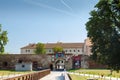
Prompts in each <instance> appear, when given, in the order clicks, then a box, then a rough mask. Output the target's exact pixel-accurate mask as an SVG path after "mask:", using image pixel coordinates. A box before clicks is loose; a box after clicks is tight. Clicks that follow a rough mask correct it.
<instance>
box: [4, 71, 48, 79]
mask: <svg viewBox="0 0 120 80" xmlns="http://www.w3.org/2000/svg"><path fill="white" fill-rule="evenodd" d="M48 74H50V69H47V70H41V71H38V72H34V73H29V74H25V75H20V76H16V77H11V78H7V79H3V80H39V79H41V78H42V77H44V76H46V75H48Z"/></svg>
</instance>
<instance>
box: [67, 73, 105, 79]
mask: <svg viewBox="0 0 120 80" xmlns="http://www.w3.org/2000/svg"><path fill="white" fill-rule="evenodd" d="M69 75H70V77H71V79H72V80H87V79H89V78H90V77H86V76H80V75H74V74H69ZM96 80H104V79H102V78H99V79H96Z"/></svg>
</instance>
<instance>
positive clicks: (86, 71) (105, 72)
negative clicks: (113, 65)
mask: <svg viewBox="0 0 120 80" xmlns="http://www.w3.org/2000/svg"><path fill="white" fill-rule="evenodd" d="M69 71H70V72H77V73H81V74H94V75H104V76H112V77H119V78H120V73H117V72H116V71H113V73H112V75H110V70H107V69H77V70H69Z"/></svg>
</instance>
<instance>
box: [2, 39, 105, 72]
mask: <svg viewBox="0 0 120 80" xmlns="http://www.w3.org/2000/svg"><path fill="white" fill-rule="evenodd" d="M55 46H61V47H62V48H63V51H62V52H53V48H54V47H55ZM35 47H36V44H28V45H26V46H24V47H22V48H21V54H4V55H0V69H13V70H40V69H46V68H50V69H51V70H64V69H67V70H68V69H73V68H94V67H96V66H94V65H96V64H93V63H94V62H91V61H90V60H89V56H90V55H91V54H92V53H91V51H90V50H91V42H90V40H89V39H86V40H85V42H84V43H62V42H57V43H46V44H45V49H46V54H44V55H43V54H34V50H35ZM97 66H100V67H103V66H101V65H99V64H97Z"/></svg>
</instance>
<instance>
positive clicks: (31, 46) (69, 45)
mask: <svg viewBox="0 0 120 80" xmlns="http://www.w3.org/2000/svg"><path fill="white" fill-rule="evenodd" d="M83 45H84V43H47V44H45V48H46V49H50V48H54V47H56V46H61V47H63V48H82V47H83ZM35 47H36V44H29V45H27V46H25V47H22V48H21V49H35Z"/></svg>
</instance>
